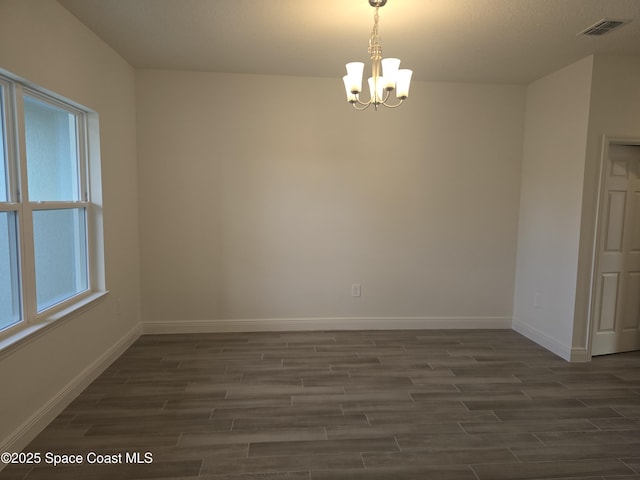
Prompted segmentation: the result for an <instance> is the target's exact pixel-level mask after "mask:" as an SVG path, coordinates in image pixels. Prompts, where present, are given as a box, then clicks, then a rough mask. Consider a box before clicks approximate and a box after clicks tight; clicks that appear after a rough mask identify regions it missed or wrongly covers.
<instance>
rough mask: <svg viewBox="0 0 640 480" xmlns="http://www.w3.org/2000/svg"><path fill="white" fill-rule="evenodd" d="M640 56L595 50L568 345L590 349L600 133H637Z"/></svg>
mask: <svg viewBox="0 0 640 480" xmlns="http://www.w3.org/2000/svg"><path fill="white" fill-rule="evenodd" d="M639 105H640V57H637V56H635V57H629V56H611V55H596V56H595V59H594V66H593V82H592V96H591V114H590V117H589V132H588V139H587V150H586V166H585V175H584V198H583V203H582V223H581V230H580V257H579V269H578V282H577V296H576V312H575V326H574V331H573V347H574V349H576V350H583V351H588V350H589V342H590V338H589V335H588V333H589V327H590V325H589V300H590V296H589V292H590V287H591V267H592V258H593V242H594V232H595V218H596V204H597V192H598V182H599V175H600V164H601V159H602V145H603V136H604V135H608V136H610V137H618V138H625V139H633V138H635V139H640V113H639V112H640V110H639V107H638V106H639Z"/></svg>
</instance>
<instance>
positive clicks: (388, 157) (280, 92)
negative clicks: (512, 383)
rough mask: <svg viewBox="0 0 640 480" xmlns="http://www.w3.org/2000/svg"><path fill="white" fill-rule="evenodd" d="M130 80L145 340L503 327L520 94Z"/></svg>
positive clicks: (433, 86) (507, 317)
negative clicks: (376, 106) (360, 99)
mask: <svg viewBox="0 0 640 480" xmlns="http://www.w3.org/2000/svg"><path fill="white" fill-rule="evenodd" d="M136 81H137V91H136V100H137V115H138V117H137V118H138V124H137V128H138V159H139V169H140V177H139V178H140V235H141V245H142V299H143V301H142V304H143V322H144V323H145V330H146V331H190V330H192V331H197V330H207V329H210V330H216V329H263V328H267V329H273V328H316V329H317V328H329V327H331V328H341V327H344V328H346V327H355V328H367V327H369V328H374V327H377V328H389V327H403V326H426V327H429V326H442V327H447V326H448V327H455V326H479V327H482V326H503V327H507V328H508V327H509V326H510V324H511V313H512V302H513V272H514V269H515V251H516V231H517V215H518V199H519V182H520V159H521V152H522V133H523V118H524V100H525V88H524V87H521V86H495V85H472V84H445V83H420V82H417V83H415V84H414V85H413V86H412V91H411V97H410V98H409V100H408V101H407V103H406V104H405V105H403V106H402V107H400V108H399V109H398V110H395V111H394V110H386V109H383V110H382V111H379V112H374V111H373V110H371V111H366V112H356V111H353V110H352V109H351V107H350V106H349V105H348V104H347V103H346V101H345V99H344V93H343V91H344V90H343V87H342V85H341V81H340V79H339V78H338V76H336V78H335V79H320V78H295V77H274V76H255V75H233V74H217V73H196V72H170V71H151V70H149V71H144V70H143V71H137V72H136ZM352 283H359V284H361V285H362V297H360V298H352V297H351V284H352Z"/></svg>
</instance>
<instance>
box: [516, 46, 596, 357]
mask: <svg viewBox="0 0 640 480" xmlns="http://www.w3.org/2000/svg"><path fill="white" fill-rule="evenodd" d="M592 67H593V57H587V58H585V59H583V60H580V61H578V62H576V63H574V64H572V65H569V66H568V67H565V68H563V69H562V70H559V71H557V72H555V73H552V74H550V75H548V76H546V77H544V78H542V79H540V80H538V81H536V82H534V83H532V84H530V85H529V86H528V88H527V103H526V120H525V134H524V146H523V163H522V185H521V192H520V217H519V227H518V253H517V266H516V282H515V297H514V322H513V327H514V329H515V330H517V331H519V332H521V333H523V334H524V335H526V336H528V337H530V338H532V339H533V340H535V341H536V342H538V343H540V344H541V345H543V346H545V347H546V348H548V349H550V350H551V351H553V352H555V353H556V354H558V355H560V356H562V357H563V358H565V359H569V358H570V357H571V353H572V352H571V349H572V335H573V322H574V306H575V299H576V278H577V269H578V247H579V243H580V242H579V241H580V222H581V211H582V194H583V179H584V166H585V153H586V145H587V127H588V123H589V105H590V97H591V74H592ZM536 294H539V297H538V299H539V302H538V306H537V307H536V306H535V303H536Z"/></svg>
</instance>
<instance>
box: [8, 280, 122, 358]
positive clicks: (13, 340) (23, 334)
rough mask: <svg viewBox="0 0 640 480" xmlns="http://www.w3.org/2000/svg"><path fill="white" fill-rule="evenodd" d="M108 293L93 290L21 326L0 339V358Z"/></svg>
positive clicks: (92, 304)
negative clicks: (44, 316)
mask: <svg viewBox="0 0 640 480" xmlns="http://www.w3.org/2000/svg"><path fill="white" fill-rule="evenodd" d="M108 294H109V291H105V292H93V293H91V294H89V295H87V296H86V297H83V298H81V299H80V300H78V301H77V302H76V303H74V304H73V305H71V306H69V307H67V308H64V309H62V310H60V311H58V312H55V313H54V314H52V315H51V316H49V317H47V318H46V319H45V320H42V321H40V322H38V323H34V324H32V325H29V326H27V327H26V328H22V329H20V330H18V331H17V332H15V333H13V334H11V335H9V336H8V337H6V338H3V339H1V340H0V359H2V358H4V357H6V356H8V355H11V354H12V353H14V352H16V351H17V350H19V349H20V348H22V347H24V346H25V345H26V344H28V343H30V342H32V341H33V340H35V339H37V338H39V337H41V336H42V335H44V334H45V333H47V332H49V331H51V330H53V329H54V328H56V327H59V326H60V325H63V324H64V323H65V322H66V321H68V320H70V319H72V318H73V317H75V316H77V315H80V314H82V313H84V312H86V311H87V310H90V309H91V308H93V307H94V306H95V305H97V304H98V303H101V302H102V301H103V300H104V299H105V298H106V297H107V295H108Z"/></svg>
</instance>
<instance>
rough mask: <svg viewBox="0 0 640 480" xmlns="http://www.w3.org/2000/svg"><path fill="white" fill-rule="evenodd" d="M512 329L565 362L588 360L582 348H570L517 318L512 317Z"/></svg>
mask: <svg viewBox="0 0 640 480" xmlns="http://www.w3.org/2000/svg"><path fill="white" fill-rule="evenodd" d="M513 330H515V331H516V332H518V333H519V334H521V335H524V336H525V337H527V338H528V339H529V340H532V341H534V342H536V343H537V344H538V345H540V346H541V347H544V348H546V349H547V350H549V351H550V352H552V353H555V354H556V355H558V356H559V357H561V358H563V359H564V360H566V361H567V362H588V361H589V360H590V358H589V357H588V356H587V351H586V350H585V349H584V348H572V347H571V346H570V345H565V344H564V343H562V342H559V341H558V340H556V339H555V338H553V337H550V336H549V335H547V334H545V333H543V332H541V331H540V330H538V329H537V328H535V327H533V326H531V325H529V324H527V323H524V322H522V321H519V320H518V319H517V318H514V319H513Z"/></svg>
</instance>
